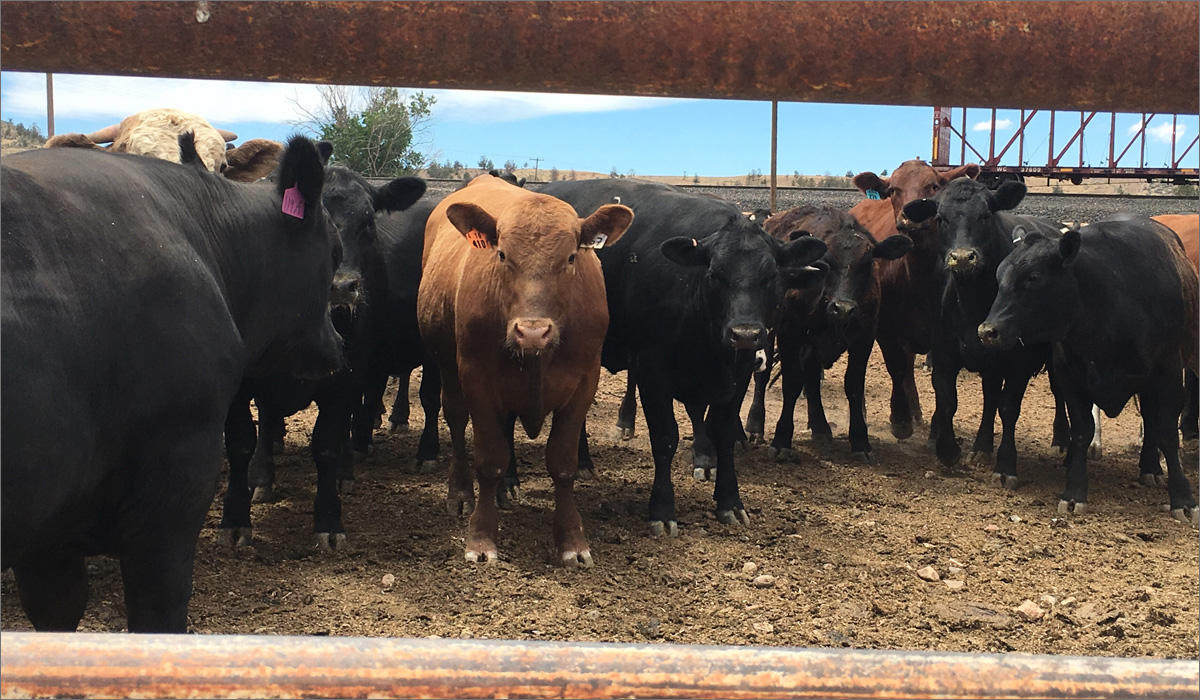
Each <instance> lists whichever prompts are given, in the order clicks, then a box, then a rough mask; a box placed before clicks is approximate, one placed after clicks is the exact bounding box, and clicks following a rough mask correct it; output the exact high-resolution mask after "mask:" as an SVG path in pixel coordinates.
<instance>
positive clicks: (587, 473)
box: [576, 377, 599, 479]
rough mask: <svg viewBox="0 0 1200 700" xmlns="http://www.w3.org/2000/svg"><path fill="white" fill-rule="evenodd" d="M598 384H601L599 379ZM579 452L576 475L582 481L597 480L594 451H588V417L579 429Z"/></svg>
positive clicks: (593, 393) (594, 393)
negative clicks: (593, 459)
mask: <svg viewBox="0 0 1200 700" xmlns="http://www.w3.org/2000/svg"><path fill="white" fill-rule="evenodd" d="M597 383H599V378H598V377H597ZM592 395H593V396H595V395H596V392H594V391H593V392H592ZM577 452H578V460H579V467H578V470H577V472H576V474H577V476H578V478H580V479H595V478H596V463H595V462H593V461H592V451H591V450H590V449H588V432H587V418H586V417H585V418H584V421H583V425H581V426H580V428H579V449H578V450H577Z"/></svg>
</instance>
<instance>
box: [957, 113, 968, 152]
mask: <svg viewBox="0 0 1200 700" xmlns="http://www.w3.org/2000/svg"><path fill="white" fill-rule="evenodd" d="M958 135H959V136H961V137H962V138H960V139H959V142H960V143H959V146H958V164H959V165H962V164H964V163H966V162H967V108H966V107H963V108H962V127H961V128H960V129H959V130H958Z"/></svg>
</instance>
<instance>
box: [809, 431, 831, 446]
mask: <svg viewBox="0 0 1200 700" xmlns="http://www.w3.org/2000/svg"><path fill="white" fill-rule="evenodd" d="M812 441H813V442H816V443H820V444H822V445H827V444H829V443H831V442H833V433H832V432H828V433H825V432H821V433H818V432H816V431H813V434H812Z"/></svg>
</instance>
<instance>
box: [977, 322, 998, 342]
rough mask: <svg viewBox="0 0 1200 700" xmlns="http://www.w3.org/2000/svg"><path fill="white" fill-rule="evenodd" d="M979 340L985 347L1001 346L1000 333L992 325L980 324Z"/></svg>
mask: <svg viewBox="0 0 1200 700" xmlns="http://www.w3.org/2000/svg"><path fill="white" fill-rule="evenodd" d="M979 340H980V341H981V342H982V343H983V344H984V345H999V344H1000V331H999V330H997V328H996V327H995V326H993V325H992V324H990V323H987V322H984V323H981V324H979Z"/></svg>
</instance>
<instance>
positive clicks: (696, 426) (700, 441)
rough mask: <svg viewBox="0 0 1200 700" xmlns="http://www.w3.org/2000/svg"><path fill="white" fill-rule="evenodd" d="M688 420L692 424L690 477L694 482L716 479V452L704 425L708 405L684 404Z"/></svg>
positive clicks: (697, 403)
mask: <svg viewBox="0 0 1200 700" xmlns="http://www.w3.org/2000/svg"><path fill="white" fill-rule="evenodd" d="M684 408H686V409H687V414H688V419H689V420H690V421H691V422H692V476H693V477H694V478H695V479H696V481H707V480H708V479H716V478H717V474H716V471H717V452H716V449H715V448H713V442H712V438H711V437H710V436H709V434H708V427H707V426H706V425H705V423H704V411H705V409H707V408H708V404H706V403H699V402H693V403H688V404H684Z"/></svg>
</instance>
